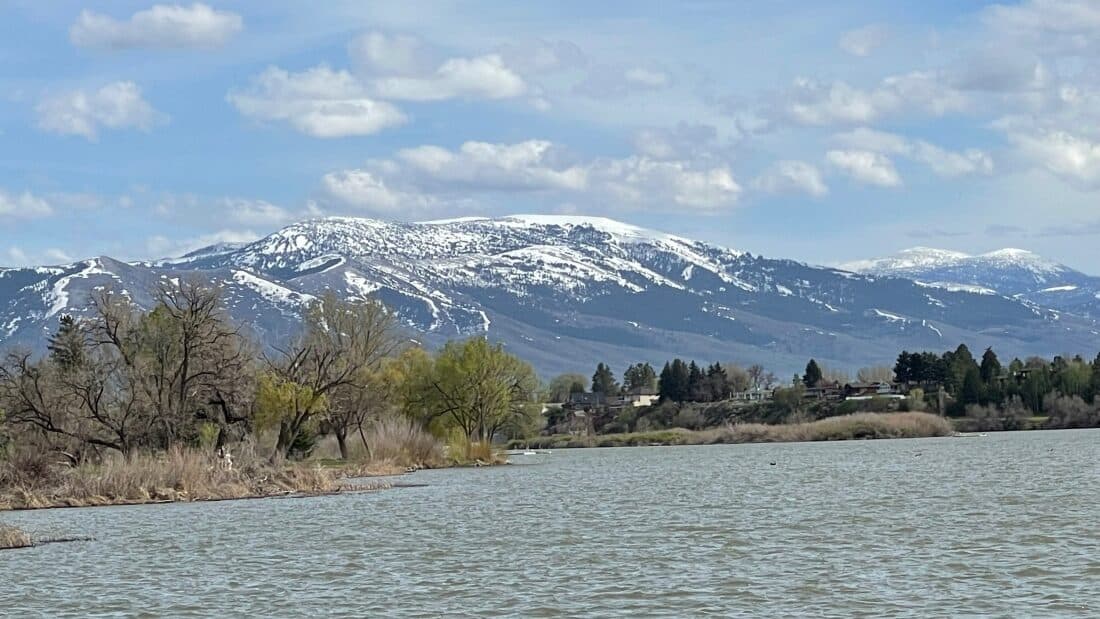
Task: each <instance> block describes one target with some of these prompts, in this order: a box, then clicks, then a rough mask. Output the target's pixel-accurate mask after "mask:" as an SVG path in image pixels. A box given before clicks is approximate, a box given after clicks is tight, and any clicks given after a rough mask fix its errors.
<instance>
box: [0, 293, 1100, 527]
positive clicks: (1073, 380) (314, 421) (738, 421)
mask: <svg viewBox="0 0 1100 619" xmlns="http://www.w3.org/2000/svg"><path fill="white" fill-rule="evenodd" d="M155 298H156V300H157V302H156V305H155V307H153V309H152V310H148V311H145V310H141V309H140V308H138V307H137V306H136V305H134V304H133V303H132V302H131V300H130V297H129V296H128V295H127V294H125V293H116V292H114V291H111V290H109V289H101V290H97V291H95V292H94V293H93V298H92V303H91V307H92V308H93V309H92V311H90V312H89V313H88V314H86V315H81V316H68V315H63V316H59V317H58V318H59V322H58V327H57V331H56V333H55V334H54V335H53V336H52V337H51V339H50V344H49V347H48V351H46V352H44V353H43V354H36V353H34V352H32V351H23V350H9V351H6V352H5V353H4V356H3V357H2V359H0V510H5V509H8V510H10V509H35V508H49V507H71V506H94V505H118V504H140V503H157V502H170V501H205V500H226V499H240V498H256V497H275V496H298V495H315V494H324V493H335V492H348V491H362V490H364V489H375V488H378V487H381V486H379V485H377V484H376V485H370V484H366V485H364V484H362V483H355V482H354V481H351V480H353V479H354V478H357V477H364V476H371V475H380V474H393V473H403V472H406V471H411V470H416V469H419V468H425V467H444V466H461V465H485V464H495V463H500V462H502V461H503V456H502V455H500V454H501V449H502V448H503V447H504V446H505V445H512V446H528V447H541V448H560V447H591V446H624V445H655V444H660V445H695V444H714V443H745V442H781V441H823V440H847V439H874V438H913V437H928V436H946V435H950V434H952V433H953V432H955V431H956V430H958V429H961V430H966V431H989V430H1008V429H1029V428H1048V427H1049V428H1059V427H1092V426H1096V425H1100V408H1098V406H1097V403H1096V399H1095V398H1096V396H1097V395H1098V394H1100V356H1098V357H1097V358H1096V359H1095V360H1094V361H1092V362H1087V361H1085V360H1084V358H1082V357H1080V356H1075V357H1069V356H1059V357H1054V358H1053V359H1049V360H1048V359H1042V358H1039V357H1033V358H1029V359H1026V360H1019V359H1014V360H1012V361H1011V362H1009V363H1007V364H1003V365H1002V363H1001V362H1000V360H999V359H998V358H997V356H996V354H995V353H994V352H993V351H992V350H986V351H985V352H984V354H983V355H982V356H981V357H980V360H979V359H975V358H974V356H973V355H972V354H971V353H970V351H969V349H967V347H966V346H965V345H960V346H958V347H957V348H956V349H954V350H950V351H947V352H944V353H934V352H916V353H910V352H907V351H903V352H902V353H900V354H899V355H898V358H897V361H896V363H895V364H894V366H893V367H878V366H871V367H866V368H863V369H860V370H859V371H858V372H856V373H855V376H854V377H852V376H849V375H848V374H847V373H846V372H844V371H839V370H836V369H831V368H828V367H825V366H824V365H823V364H819V363H817V362H816V361H814V360H810V361H809V362H808V363H807V365H806V368H805V371H804V372H802V373H800V374H797V375H795V376H794V377H793V378H791V379H790V380H788V381H783V380H780V379H778V378H777V377H776V376H775V374H774V373H772V372H769V371H767V370H766V369H764V368H763V367H761V366H759V365H750V366H748V367H740V366H738V365H737V364H735V363H720V362H714V363H711V364H709V365H699V364H696V362H694V361H684V360H681V359H673V360H670V361H668V362H666V363H665V364H664V366H663V368H662V369H661V371H660V372H658V371H656V369H655V368H654V367H653V366H651V365H650V364H649V363H647V362H639V363H635V364H632V365H629V366H628V367H627V368H626V370H625V371H624V372H623V374H622V375H621V382H620V380H619V376H618V375H616V374H615V372H614V371H613V370H612V368H611V367H610V366H609V365H607V364H605V363H599V364H597V366H596V370H595V372H594V373H593V374H592V375H591V377H588V376H584V375H580V374H565V375H561V376H558V377H555V378H553V379H552V380H550V381H549V382H547V383H545V384H544V383H540V381H539V380H538V378H537V377H536V374H535V371H534V369H533V368H532V366H531V365H530V364H528V363H527V362H525V361H524V360H522V359H520V358H518V357H516V356H515V355H512V354H510V353H508V352H506V351H505V350H504V349H503V347H502V346H500V345H497V344H493V343H492V342H490V341H489V340H488V339H486V338H484V337H473V338H469V339H465V340H456V341H452V342H450V343H447V344H446V345H444V346H443V347H441V348H440V349H438V350H436V351H429V350H426V349H424V348H423V347H421V346H419V345H417V344H416V343H415V342H413V341H412V340H410V339H409V338H408V337H407V335H406V334H405V333H404V331H403V329H402V327H401V325H400V324H399V323H398V320H397V318H396V315H395V314H394V313H393V312H391V311H390V310H389V309H388V308H386V307H385V306H383V305H382V304H381V303H380V302H378V301H376V300H372V299H360V300H354V301H344V300H340V299H338V298H336V297H335V296H332V295H329V296H326V297H323V298H320V299H317V300H316V301H314V302H313V303H312V305H311V306H310V309H309V310H308V311H307V312H306V313H305V315H304V317H303V322H302V327H301V330H300V332H298V333H296V334H293V335H289V336H287V337H286V338H284V339H283V340H282V341H281V342H280V343H279V344H278V345H276V346H269V347H266V348H264V347H261V346H260V345H259V344H258V341H259V338H257V337H255V334H253V333H251V332H250V331H249V330H248V328H247V327H246V326H244V325H239V324H235V323H233V322H232V321H231V320H230V319H229V318H228V314H227V312H226V310H225V303H224V300H223V298H222V293H221V291H220V290H219V289H217V288H214V287H210V286H207V285H204V284H203V283H199V282H193V281H180V280H173V281H167V280H166V281H162V282H160V284H159V285H158V286H157V288H156V290H155ZM4 531H5V532H4V538H5V540H6V541H8V542H9V545H17V542H19V540H20V539H22V538H21V537H20V534H19V533H18V532H15V531H14V530H11V529H5V530H4Z"/></svg>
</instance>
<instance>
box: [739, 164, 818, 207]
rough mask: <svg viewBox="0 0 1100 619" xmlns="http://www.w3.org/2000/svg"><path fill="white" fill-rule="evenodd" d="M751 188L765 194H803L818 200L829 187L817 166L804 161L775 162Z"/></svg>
mask: <svg viewBox="0 0 1100 619" xmlns="http://www.w3.org/2000/svg"><path fill="white" fill-rule="evenodd" d="M753 188H755V189H756V190H758V191H763V192H765V193H775V194H783V193H804V194H807V195H810V196H813V197H815V198H819V197H821V196H824V195H826V194H828V193H829V187H828V186H826V185H825V180H824V179H823V178H822V176H821V171H820V170H818V169H817V166H814V165H812V164H809V163H806V162H805V161H790V160H785V161H777V162H775V163H774V164H772V165H771V166H769V167H768V169H766V170H765V171H764V172H763V174H761V175H760V176H758V177H757V178H756V179H755V180H754V181H753Z"/></svg>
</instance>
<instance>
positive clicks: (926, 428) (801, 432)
mask: <svg viewBox="0 0 1100 619" xmlns="http://www.w3.org/2000/svg"><path fill="white" fill-rule="evenodd" d="M953 433H954V428H953V427H952V425H951V423H950V422H949V421H947V420H946V419H944V418H943V417H939V416H937V415H932V414H929V413H916V412H909V413H856V414H854V415H843V416H839V417H827V418H825V419H819V420H817V421H810V422H805V423H791V424H775V425H771V424H762V423H745V424H733V425H728V426H723V427H719V428H711V429H709V430H698V431H694V430H685V429H683V428H673V429H670V430H658V431H654V432H634V433H629V434H605V435H600V436H544V437H538V438H533V439H530V440H524V441H520V442H519V443H522V444H524V445H530V446H531V447H534V448H539V449H552V448H558V449H561V448H569V447H631V446H641V445H711V444H719V443H785V442H809V441H843V440H857V439H885V438H923V437H930V436H950V435H952V434H953Z"/></svg>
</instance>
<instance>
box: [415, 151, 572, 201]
mask: <svg viewBox="0 0 1100 619" xmlns="http://www.w3.org/2000/svg"><path fill="white" fill-rule="evenodd" d="M559 153H560V149H556V148H555V147H554V145H553V144H552V143H550V142H547V141H544V140H527V141H524V142H519V143H516V144H491V143H488V142H466V143H464V144H463V145H462V146H461V147H460V148H459V150H458V151H449V150H447V149H445V148H440V147H438V146H420V147H417V148H410V149H405V150H402V151H400V152H399V153H398V154H397V156H398V158H399V159H400V160H401V161H402V162H404V163H405V164H407V165H408V167H410V168H411V169H413V170H416V171H417V172H419V173H422V175H423V176H425V177H430V178H431V179H432V180H433V181H437V182H443V183H448V184H451V185H467V186H471V187H477V188H479V189H482V190H521V189H584V188H585V186H586V184H587V171H586V170H585V169H584V168H582V167H579V166H576V165H569V164H566V163H564V162H563V161H562V159H563V158H562V157H560V156H559Z"/></svg>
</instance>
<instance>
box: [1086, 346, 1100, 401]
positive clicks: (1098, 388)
mask: <svg viewBox="0 0 1100 619" xmlns="http://www.w3.org/2000/svg"><path fill="white" fill-rule="evenodd" d="M1089 369H1090V370H1092V373H1091V374H1090V375H1089V395H1090V397H1091V398H1093V399H1094V401H1095V398H1096V396H1098V395H1100V354H1097V355H1096V358H1095V359H1093V360H1092V364H1091V367H1090V368H1089Z"/></svg>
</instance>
